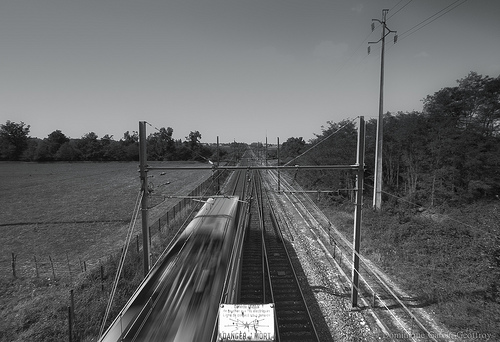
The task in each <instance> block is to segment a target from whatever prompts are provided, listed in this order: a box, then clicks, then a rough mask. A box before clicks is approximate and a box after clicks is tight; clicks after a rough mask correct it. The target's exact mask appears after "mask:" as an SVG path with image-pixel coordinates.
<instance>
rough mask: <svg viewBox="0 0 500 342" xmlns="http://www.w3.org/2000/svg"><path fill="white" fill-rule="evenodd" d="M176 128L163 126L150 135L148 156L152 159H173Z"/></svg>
mask: <svg viewBox="0 0 500 342" xmlns="http://www.w3.org/2000/svg"><path fill="white" fill-rule="evenodd" d="M173 132H174V130H173V129H172V128H171V127H168V128H165V127H162V128H160V129H159V130H158V132H155V133H153V134H151V135H150V136H149V137H148V157H149V158H150V159H151V160H171V159H172V156H173V154H174V152H175V145H174V140H173V139H172V135H173Z"/></svg>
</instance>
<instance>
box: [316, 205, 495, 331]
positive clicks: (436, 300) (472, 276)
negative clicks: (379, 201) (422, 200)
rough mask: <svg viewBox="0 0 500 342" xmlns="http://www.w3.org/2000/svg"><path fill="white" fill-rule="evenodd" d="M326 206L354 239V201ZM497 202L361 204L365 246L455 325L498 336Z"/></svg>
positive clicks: (454, 328)
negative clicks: (433, 207) (440, 206)
mask: <svg viewBox="0 0 500 342" xmlns="http://www.w3.org/2000/svg"><path fill="white" fill-rule="evenodd" d="M322 207H323V208H324V211H325V212H326V213H327V215H328V216H329V217H330V219H331V220H332V222H335V224H336V226H337V225H338V228H339V229H340V230H341V231H342V232H343V233H344V234H345V236H347V237H348V238H349V239H350V240H351V241H352V229H353V219H352V205H340V206H336V205H331V204H327V203H322ZM499 222H500V201H489V202H486V201H485V202H477V203H474V204H470V205H463V206H460V207H457V208H447V209H446V210H441V212H439V213H437V212H434V213H431V212H430V211H429V210H427V211H418V210H413V211H410V210H403V209H401V210H399V211H398V210H396V209H392V208H387V209H386V210H383V211H382V212H381V213H377V212H374V211H373V210H371V208H369V207H368V206H365V209H364V211H363V224H362V241H361V253H362V254H363V255H365V256H366V257H367V258H368V259H370V260H372V261H373V262H375V263H376V264H378V265H379V266H381V267H382V268H383V269H384V270H385V272H387V273H388V274H389V275H391V276H392V278H393V279H394V280H396V282H397V283H398V284H400V285H401V286H402V288H403V289H405V290H406V291H408V292H409V293H411V294H412V295H413V296H415V298H416V299H417V300H418V301H419V302H420V303H421V304H422V305H423V306H424V307H427V308H428V309H430V311H432V312H434V313H435V314H436V315H437V317H438V319H440V320H441V322H442V323H444V324H445V325H446V326H447V327H448V328H449V329H450V330H451V331H452V332H455V333H457V334H459V333H461V334H464V333H471V332H475V333H480V334H487V333H489V334H493V336H495V338H494V340H500V293H499V287H500V237H499V230H500V223H499Z"/></svg>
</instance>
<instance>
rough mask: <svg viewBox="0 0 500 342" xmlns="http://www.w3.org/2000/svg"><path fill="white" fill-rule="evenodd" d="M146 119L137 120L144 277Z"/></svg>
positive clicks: (146, 240)
mask: <svg viewBox="0 0 500 342" xmlns="http://www.w3.org/2000/svg"><path fill="white" fill-rule="evenodd" d="M146 163H147V144H146V121H139V167H140V177H141V190H142V200H141V216H142V251H143V253H144V277H146V275H147V274H148V272H149V267H150V263H151V256H150V246H149V228H148V176H147V167H148V166H147V165H146Z"/></svg>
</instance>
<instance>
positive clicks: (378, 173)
mask: <svg viewBox="0 0 500 342" xmlns="http://www.w3.org/2000/svg"><path fill="white" fill-rule="evenodd" d="M387 12H389V10H388V9H383V10H382V20H378V19H372V32H373V30H374V29H375V24H374V23H373V22H374V21H378V22H379V23H380V24H381V25H382V37H381V38H380V39H379V40H378V41H376V42H368V44H377V43H379V42H382V52H381V55H380V56H381V57H380V63H381V66H380V99H379V106H378V120H377V145H376V147H375V184H374V186H373V208H374V209H375V210H380V209H381V208H382V145H383V144H382V143H383V136H384V120H383V115H384V114H383V112H384V55H385V37H386V36H387V35H389V34H390V33H396V31H392V30H390V29H389V28H388V27H387V25H386V23H385V22H386V17H387ZM386 31H387V32H386ZM397 39H398V36H397V34H396V35H394V43H396V41H397ZM368 53H370V46H368Z"/></svg>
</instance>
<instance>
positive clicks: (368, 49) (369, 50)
mask: <svg viewBox="0 0 500 342" xmlns="http://www.w3.org/2000/svg"><path fill="white" fill-rule="evenodd" d="M370 48H371V46H368V54H370Z"/></svg>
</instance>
